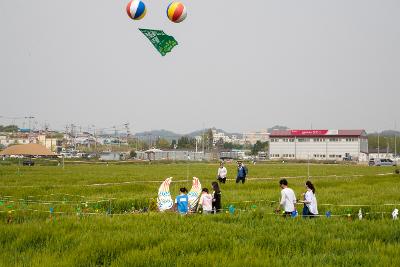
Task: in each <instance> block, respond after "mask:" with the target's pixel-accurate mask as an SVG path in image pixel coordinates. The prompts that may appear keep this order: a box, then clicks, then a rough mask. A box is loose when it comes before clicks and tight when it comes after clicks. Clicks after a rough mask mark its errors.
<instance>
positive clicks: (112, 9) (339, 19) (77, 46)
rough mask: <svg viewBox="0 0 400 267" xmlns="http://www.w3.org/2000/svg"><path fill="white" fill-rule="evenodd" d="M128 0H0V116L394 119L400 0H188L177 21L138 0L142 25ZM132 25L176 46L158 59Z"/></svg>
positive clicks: (335, 122) (252, 123)
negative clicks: (163, 34)
mask: <svg viewBox="0 0 400 267" xmlns="http://www.w3.org/2000/svg"><path fill="white" fill-rule="evenodd" d="M127 2H128V1H121V0H84V1H83V0H69V1H61V0H35V1H22V0H1V1H0V40H1V42H0V73H1V75H0V93H1V98H0V99H1V105H0V106H1V108H0V116H8V117H18V116H22V117H23V116H27V115H33V116H35V117H36V118H35V120H37V121H38V125H42V124H44V122H47V123H49V124H50V127H51V128H56V129H63V128H64V127H65V125H66V124H67V123H75V124H77V125H82V126H83V127H87V126H88V125H96V127H99V128H100V127H109V126H113V125H121V124H123V123H125V122H130V125H131V130H132V131H133V132H137V131H142V130H150V129H162V128H164V129H169V130H173V131H176V132H178V133H186V132H190V131H192V130H196V129H200V128H202V127H203V125H204V126H205V127H211V126H216V127H218V128H223V129H225V130H227V131H236V132H243V131H250V130H259V129H265V128H267V127H271V126H273V125H276V124H279V125H287V126H289V127H291V128H297V129H303V128H310V127H311V125H312V126H313V128H314V129H338V128H339V129H353V128H364V129H366V130H368V131H375V130H377V129H388V128H394V124H395V121H396V120H397V124H398V127H397V128H400V120H399V118H400V108H399V104H398V103H399V100H400V51H399V50H400V15H399V14H400V1H399V0H375V1H371V0H331V1H327V0H301V1H299V0H286V1H279V0H274V1H270V0H256V1H254V0H253V1H238V0H230V1H224V0H220V1H211V0H190V1H189V0H185V1H183V3H184V4H185V5H186V7H187V10H188V15H187V18H186V20H185V21H184V22H182V23H180V24H174V23H172V22H169V21H168V19H167V17H166V14H165V9H166V7H167V5H168V1H161V0H147V1H145V4H146V5H147V9H148V13H147V15H146V17H145V18H144V19H143V20H141V21H139V22H137V21H132V20H130V19H129V18H128V16H127V15H126V12H125V6H126V4H127ZM139 27H141V28H150V29H162V30H164V31H165V32H166V33H167V34H170V35H173V36H174V37H175V39H176V40H177V41H178V42H179V45H178V46H177V47H175V48H174V50H173V51H172V53H169V54H167V55H166V56H165V57H162V56H161V55H160V54H159V53H158V52H157V51H156V50H155V49H154V48H153V47H152V45H151V44H150V42H149V41H148V40H147V39H145V37H144V36H143V35H142V34H141V33H140V32H139V30H138V28H139ZM9 122H10V120H7V119H4V118H0V124H7V123H9ZM16 122H18V123H22V120H16Z"/></svg>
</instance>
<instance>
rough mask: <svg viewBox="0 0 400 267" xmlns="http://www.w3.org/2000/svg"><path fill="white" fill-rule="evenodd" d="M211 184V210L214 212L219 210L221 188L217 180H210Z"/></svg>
mask: <svg viewBox="0 0 400 267" xmlns="http://www.w3.org/2000/svg"><path fill="white" fill-rule="evenodd" d="M211 186H212V188H213V190H214V191H213V193H212V210H213V212H214V214H215V213H218V212H221V209H222V205H221V190H220V189H219V185H218V183H217V182H212V183H211Z"/></svg>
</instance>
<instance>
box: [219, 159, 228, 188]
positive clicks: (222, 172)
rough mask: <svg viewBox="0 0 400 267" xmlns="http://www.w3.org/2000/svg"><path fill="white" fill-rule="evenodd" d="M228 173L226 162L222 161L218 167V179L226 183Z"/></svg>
mask: <svg viewBox="0 0 400 267" xmlns="http://www.w3.org/2000/svg"><path fill="white" fill-rule="evenodd" d="M227 174H228V170H227V169H226V168H225V166H224V163H223V162H221V163H220V164H219V168H218V176H217V179H218V181H219V182H220V183H223V184H224V183H225V182H226V176H227Z"/></svg>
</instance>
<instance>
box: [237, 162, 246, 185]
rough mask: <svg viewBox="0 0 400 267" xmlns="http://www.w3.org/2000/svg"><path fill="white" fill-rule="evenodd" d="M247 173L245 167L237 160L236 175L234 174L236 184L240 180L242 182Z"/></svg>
mask: <svg viewBox="0 0 400 267" xmlns="http://www.w3.org/2000/svg"><path fill="white" fill-rule="evenodd" d="M246 175H247V168H246V166H244V164H243V163H242V162H241V161H238V168H237V176H236V183H237V184H238V183H239V182H240V181H242V184H244V182H245V181H246Z"/></svg>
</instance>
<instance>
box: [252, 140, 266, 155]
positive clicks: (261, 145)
mask: <svg viewBox="0 0 400 267" xmlns="http://www.w3.org/2000/svg"><path fill="white" fill-rule="evenodd" d="M267 149H268V142H261V141H257V142H256V143H255V144H254V145H253V147H252V149H251V154H252V155H257V154H258V152H260V151H266V150H267Z"/></svg>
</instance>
